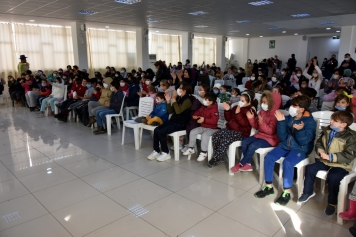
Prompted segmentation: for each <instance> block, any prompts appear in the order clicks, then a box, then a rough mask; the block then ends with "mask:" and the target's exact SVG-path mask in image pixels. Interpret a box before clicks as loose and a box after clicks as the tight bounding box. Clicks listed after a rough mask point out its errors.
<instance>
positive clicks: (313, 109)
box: [298, 87, 319, 113]
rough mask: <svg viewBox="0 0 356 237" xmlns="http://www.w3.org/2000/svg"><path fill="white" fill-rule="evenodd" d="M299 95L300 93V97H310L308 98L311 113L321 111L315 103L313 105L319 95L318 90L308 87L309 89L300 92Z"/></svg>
mask: <svg viewBox="0 0 356 237" xmlns="http://www.w3.org/2000/svg"><path fill="white" fill-rule="evenodd" d="M298 93H300V95H305V96H308V98H309V99H310V101H311V103H310V106H309V109H308V111H309V112H311V113H314V112H317V111H319V110H318V108H317V106H316V105H315V103H313V101H314V98H315V96H316V94H317V92H316V90H314V89H313V88H310V87H308V88H305V90H303V91H299V92H298Z"/></svg>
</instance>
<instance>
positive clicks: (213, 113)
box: [193, 103, 219, 129]
mask: <svg viewBox="0 0 356 237" xmlns="http://www.w3.org/2000/svg"><path fill="white" fill-rule="evenodd" d="M193 116H199V117H203V118H204V122H203V123H201V126H202V127H204V128H211V129H217V128H218V121H219V109H218V104H217V103H215V104H212V105H210V106H208V107H207V106H202V107H200V109H198V110H197V111H196V112H195V113H194V114H193Z"/></svg>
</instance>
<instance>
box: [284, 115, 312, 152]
mask: <svg viewBox="0 0 356 237" xmlns="http://www.w3.org/2000/svg"><path fill="white" fill-rule="evenodd" d="M302 121H303V123H304V127H303V128H302V129H301V130H297V129H295V128H293V124H300V123H301V122H302ZM315 131H316V123H315V120H314V118H313V116H312V115H311V114H310V113H309V112H308V111H305V112H304V115H303V117H302V118H301V119H300V120H295V119H294V118H293V117H291V116H290V115H288V116H286V118H285V120H282V121H278V123H277V135H278V138H279V140H280V143H279V145H278V147H281V148H283V149H285V150H293V151H298V152H301V153H303V154H305V155H306V156H307V155H308V154H309V153H311V152H312V150H313V149H314V139H315Z"/></svg>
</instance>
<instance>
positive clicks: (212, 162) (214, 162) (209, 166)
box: [207, 159, 219, 169]
mask: <svg viewBox="0 0 356 237" xmlns="http://www.w3.org/2000/svg"><path fill="white" fill-rule="evenodd" d="M218 165H219V162H217V161H215V159H211V160H210V161H208V164H207V166H208V168H210V169H211V168H213V167H214V166H218Z"/></svg>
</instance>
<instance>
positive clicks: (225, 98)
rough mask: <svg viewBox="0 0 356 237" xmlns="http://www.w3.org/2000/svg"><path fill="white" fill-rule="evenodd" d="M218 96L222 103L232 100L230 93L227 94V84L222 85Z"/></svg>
mask: <svg viewBox="0 0 356 237" xmlns="http://www.w3.org/2000/svg"><path fill="white" fill-rule="evenodd" d="M218 97H219V99H220V103H223V102H229V101H230V95H229V94H227V86H224V85H222V86H220V94H219V95H218Z"/></svg>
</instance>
